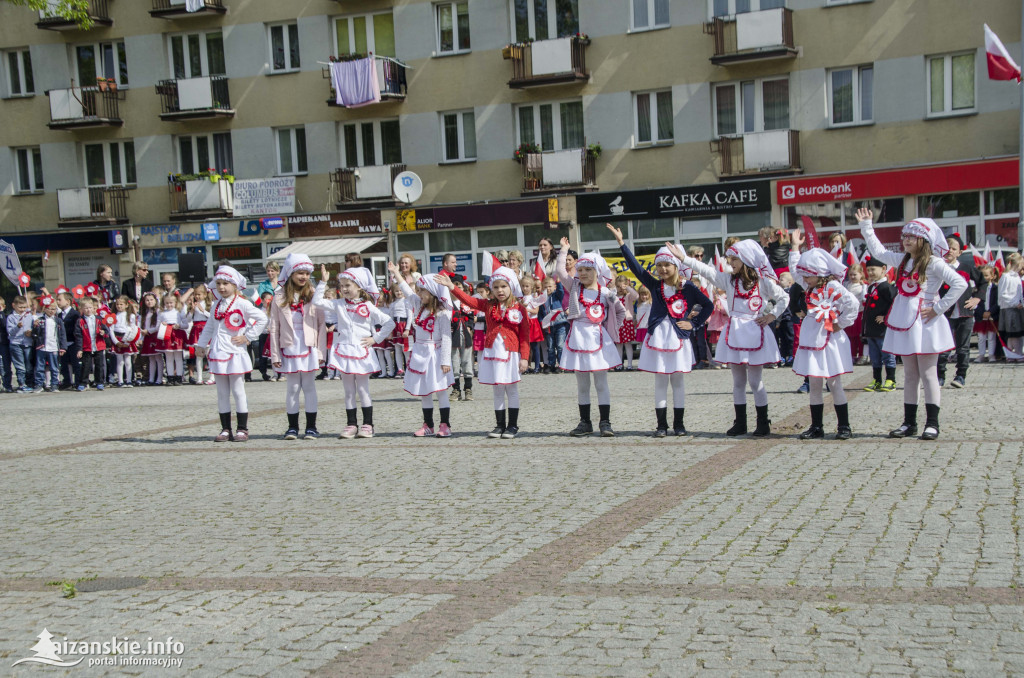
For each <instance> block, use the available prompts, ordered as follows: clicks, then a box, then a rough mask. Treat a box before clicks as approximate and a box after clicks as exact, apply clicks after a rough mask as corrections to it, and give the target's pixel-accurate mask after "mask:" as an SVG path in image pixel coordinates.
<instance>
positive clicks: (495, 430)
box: [487, 426, 505, 438]
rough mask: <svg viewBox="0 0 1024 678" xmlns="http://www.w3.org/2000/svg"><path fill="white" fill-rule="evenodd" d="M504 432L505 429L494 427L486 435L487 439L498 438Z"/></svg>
mask: <svg viewBox="0 0 1024 678" xmlns="http://www.w3.org/2000/svg"><path fill="white" fill-rule="evenodd" d="M504 432H505V428H504V427H503V426H495V427H494V428H493V429H491V432H490V433H488V434H487V437H488V438H500V437H501V434H503V433H504Z"/></svg>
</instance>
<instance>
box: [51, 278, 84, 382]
mask: <svg viewBox="0 0 1024 678" xmlns="http://www.w3.org/2000/svg"><path fill="white" fill-rule="evenodd" d="M57 289H61V290H64V289H67V288H66V287H65V288H61V287H58V288H57ZM57 309H58V310H57V316H58V317H59V318H60V319H61V321H62V322H63V323H64V336H65V337H67V340H68V341H69V342H71V343H74V339H75V328H76V327H77V326H78V319H79V318H80V317H81V315H80V314H79V313H78V309H77V308H75V306H74V303H73V302H72V297H71V293H70V292H64V291H60V292H58V293H57ZM60 372H61V375H62V376H63V378H64V383H63V384H61V386H60V388H61V389H62V390H64V389H73V388H75V386H76V384H77V382H78V355H77V354H76V353H75V352H74V351H64V355H63V356H61V361H60Z"/></svg>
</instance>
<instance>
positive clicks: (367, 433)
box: [356, 424, 373, 438]
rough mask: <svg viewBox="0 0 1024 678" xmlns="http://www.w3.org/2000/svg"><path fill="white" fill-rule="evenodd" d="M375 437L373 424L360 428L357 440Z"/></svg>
mask: <svg viewBox="0 0 1024 678" xmlns="http://www.w3.org/2000/svg"><path fill="white" fill-rule="evenodd" d="M372 437H373V424H363V425H362V426H360V427H359V433H357V434H356V438H372Z"/></svg>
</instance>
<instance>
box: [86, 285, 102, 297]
mask: <svg viewBox="0 0 1024 678" xmlns="http://www.w3.org/2000/svg"><path fill="white" fill-rule="evenodd" d="M85 293H86V294H87V295H89V296H90V297H95V296H96V295H97V294H99V293H100V288H99V287H98V286H97V285H96V283H89V284H88V285H86V286H85Z"/></svg>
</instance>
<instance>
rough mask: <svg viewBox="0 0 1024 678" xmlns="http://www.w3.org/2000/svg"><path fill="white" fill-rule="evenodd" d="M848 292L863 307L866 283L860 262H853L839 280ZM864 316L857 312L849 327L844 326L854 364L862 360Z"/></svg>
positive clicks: (861, 363) (861, 362)
mask: <svg viewBox="0 0 1024 678" xmlns="http://www.w3.org/2000/svg"><path fill="white" fill-rule="evenodd" d="M839 282H841V283H842V284H843V287H845V288H846V289H847V290H849V292H850V294H852V295H853V296H854V298H855V299H857V303H858V304H860V305H861V308H862V309H863V306H864V299H865V296H866V295H867V285H865V284H864V269H863V268H862V267H861V265H860V264H854V265H853V266H850V269H849V270H848V271H847V272H846V280H840V281H839ZM863 324H864V316H863V314H862V313H858V314H857V317H856V319H854V321H853V322H852V323H851V324H850V326H849V327H846V328H845V331H846V335H847V336H848V337H849V339H850V353H851V355H852V356H853V363H854V364H855V365H863V364H865V361H864V343H863V342H862V341H861V335H862V334H863Z"/></svg>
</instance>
